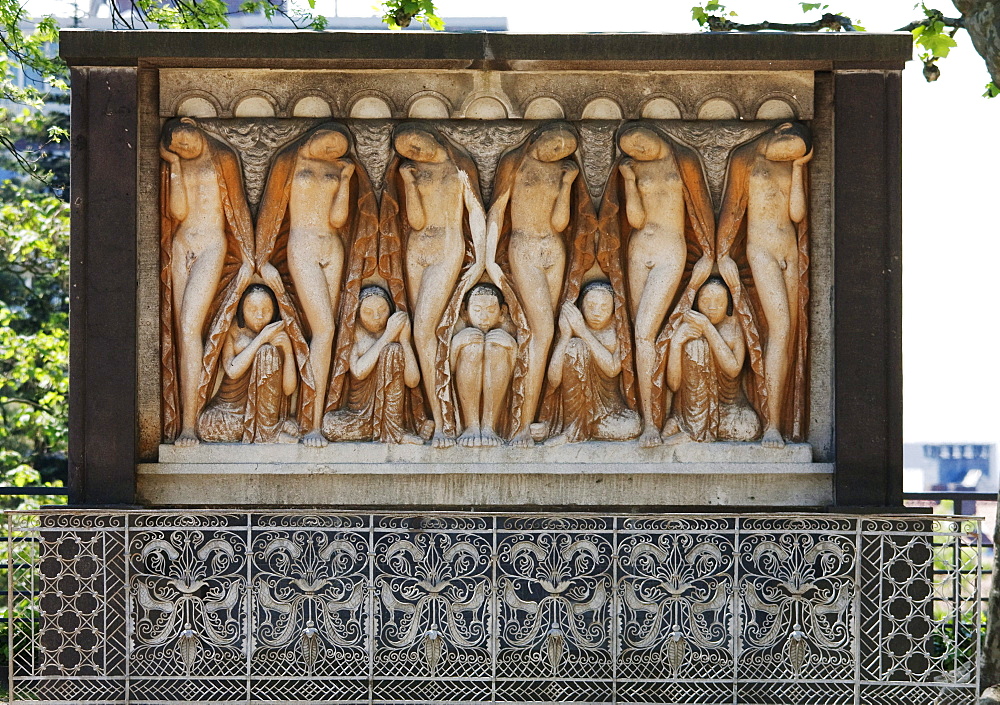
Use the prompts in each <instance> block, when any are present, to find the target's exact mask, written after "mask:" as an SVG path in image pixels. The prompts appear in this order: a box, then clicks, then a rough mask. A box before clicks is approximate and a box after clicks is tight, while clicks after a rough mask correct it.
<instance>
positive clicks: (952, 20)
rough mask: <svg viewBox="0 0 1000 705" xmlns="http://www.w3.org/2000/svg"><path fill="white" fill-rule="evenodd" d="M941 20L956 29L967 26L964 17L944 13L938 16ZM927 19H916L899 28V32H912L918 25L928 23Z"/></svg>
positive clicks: (946, 25)
mask: <svg viewBox="0 0 1000 705" xmlns="http://www.w3.org/2000/svg"><path fill="white" fill-rule="evenodd" d="M938 21H939V22H944V26H945V27H954V28H955V29H963V28H964V27H965V19H964V18H962V17H944V16H943V15H942V16H941V17H939V18H938ZM926 23H927V19H922V20H914V21H913V22H910V24H908V25H905V26H903V27H900V28H899V29H897V30H896V31H897V32H912V31H913V30H915V29H916V28H917V27H919V26H920V25H922V24H926Z"/></svg>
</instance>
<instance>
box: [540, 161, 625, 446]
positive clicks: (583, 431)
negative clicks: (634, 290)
mask: <svg viewBox="0 0 1000 705" xmlns="http://www.w3.org/2000/svg"><path fill="white" fill-rule="evenodd" d="M576 189H580V190H582V193H580V192H577V191H576ZM573 199H574V200H573V205H572V212H573V218H572V220H571V222H570V226H569V228H567V230H568V231H569V230H570V229H572V231H571V233H570V235H571V238H570V241H569V242H568V246H567V252H568V257H569V262H568V266H567V268H566V281H565V283H564V285H563V291H562V295H561V296H560V298H559V306H558V307H557V308H556V313H557V316H558V312H559V311H560V310H561V309H562V306H563V304H566V303H569V304H571V305H573V306H576V305H577V300H578V299H579V297H580V291H581V289H582V288H583V285H584V283H585V281H584V280H585V279H586V278H587V275H588V272H591V271H592V269H593V267H594V265H595V264H596V265H597V268H598V269H599V270H600V272H601V274H602V275H603V277H604V278H607V280H608V281H609V282H610V283H611V288H612V290H613V294H612V295H613V297H614V321H613V323H612V325H613V326H614V327H615V336H616V338H617V339H618V356H619V358H620V359H621V374H620V375H619V376H618V377H617V378H616V379H613V380H609V379H607V378H605V377H604V376H603V375H602V374H601V373H600V372H599V371H598V370H597V367H596V365H595V364H594V363H593V361H591V360H590V355H589V351H588V352H584V351H583V349H582V348H580V347H579V346H576V347H574V354H573V361H574V362H575V363H577V364H578V365H582V366H584V367H586V368H587V370H586V371H584V370H582V369H581V370H579V372H581V373H582V374H577V375H574V369H575V367H574V365H573V364H569V361H567V364H566V365H565V367H564V371H563V380H562V383H561V384H560V386H559V387H553V386H552V385H551V384H549V382H548V380H546V387H545V394H544V396H543V398H542V407H541V411H540V412H539V419H540V421H541V422H542V423H544V424H546V426H547V432H548V435H550V436H554V435H558V434H560V433H566V434H567V437H568V439H569V440H570V441H571V442H575V441H578V440H584V439H585V438H586V437H588V436H589V437H593V429H591V428H589V426H591V425H593V424H591V423H587V422H584V420H583V418H582V417H583V416H588V417H590V419H589V420H590V421H591V422H593V423H596V424H599V423H600V422H601V419H604V418H606V417H608V416H615V415H621V414H622V413H623V412H625V411H631V412H634V411H635V409H636V408H637V397H636V386H635V361H634V355H633V349H632V329H631V325H630V322H629V312H628V302H627V301H626V299H625V274H624V270H623V267H622V242H621V239H620V237H619V231H618V229H617V228H613V229H605V228H603V227H601V226H600V224H599V222H598V219H597V215H596V213H595V212H594V207H593V201H591V199H590V194H589V191H587V188H586V184H585V183H584V182H583V172H582V171H581V172H580V176H579V177H577V181H576V183H575V184H574V194H573ZM578 348H579V349H578ZM570 385H576V386H580V387H581V389H580V390H578V391H588V392H589V393H585V394H575V393H574V394H571V395H570V396H572V397H573V398H574V399H588V398H593V399H594V400H595V401H594V405H593V408H588V409H576V410H573V411H570V410H567V409H566V408H565V400H566V398H567V393H566V392H568V390H567V389H566V388H567V386H570ZM583 387H592V388H591V389H589V390H583V389H582V388H583ZM619 407H621V408H619ZM568 425H569V426H571V428H568V427H567V426H568ZM598 435H600V434H598Z"/></svg>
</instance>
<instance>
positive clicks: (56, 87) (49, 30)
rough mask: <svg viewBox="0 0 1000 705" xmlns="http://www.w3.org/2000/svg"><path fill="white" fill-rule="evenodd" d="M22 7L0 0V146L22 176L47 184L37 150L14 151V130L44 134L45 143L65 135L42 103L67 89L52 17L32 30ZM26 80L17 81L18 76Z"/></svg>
mask: <svg viewBox="0 0 1000 705" xmlns="http://www.w3.org/2000/svg"><path fill="white" fill-rule="evenodd" d="M23 25H30V22H29V21H28V17H27V16H26V14H25V11H24V6H23V4H22V3H21V2H19V1H18V0H0V45H2V48H3V52H2V53H0V98H2V99H3V100H2V101H0V147H3V148H4V149H5V150H6V152H7V153H8V154H10V155H11V157H12V158H13V159H14V160H15V161H16V162H17V164H18V166H19V168H20V169H21V170H23V171H24V172H25V173H26V174H28V175H30V176H33V177H35V178H36V179H39V180H42V181H44V180H46V179H47V177H48V173H47V172H46V171H45V170H44V168H41V167H40V166H39V164H38V157H39V151H37V150H32V149H27V150H22V149H18V148H17V146H16V145H15V139H16V137H15V134H14V133H15V130H27V131H32V132H39V131H45V132H46V134H47V139H46V140H45V141H46V142H48V141H52V140H55V141H58V140H59V139H61V138H63V137H66V136H67V133H66V130H65V129H64V128H63V127H61V126H58V125H55V124H46V120H45V117H44V113H43V105H44V103H45V101H46V100H47V99H48V98H50V97H51V94H52V92H53V91H65V90H66V87H67V86H66V80H65V79H66V76H67V71H66V66H65V64H63V62H62V61H61V60H60V59H59V58H58V57H57V56H55V55H54V52H53V48H54V46H55V44H54V42H55V41H56V40H57V39H58V37H59V28H58V26H57V25H56V22H55V20H53V19H52V18H51V17H48V18H45V19H42V20H40V21H39V22H37V23H36V24H35V28H34V30H33V31H30V32H25V31H24V30H23V29H22V26H23ZM22 75H23V76H24V77H25V78H28V79H31V80H30V81H23V80H19V78H20V77H21V76H22Z"/></svg>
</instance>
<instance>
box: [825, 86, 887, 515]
mask: <svg viewBox="0 0 1000 705" xmlns="http://www.w3.org/2000/svg"><path fill="white" fill-rule="evenodd" d="M900 79H901V76H900V75H899V74H898V73H847V74H837V75H835V76H834V91H835V96H836V106H837V114H836V119H835V121H834V123H835V128H834V164H835V167H834V194H835V203H834V224H835V225H834V273H835V274H834V277H835V278H834V306H833V320H834V380H835V381H834V434H835V440H834V448H835V457H836V463H837V474H836V480H835V483H836V484H835V494H836V500H837V504H838V505H840V506H853V505H858V506H873V507H878V506H882V507H898V506H901V505H902V504H903V497H902V488H903V369H902V350H903V345H902V315H903V314H902V297H903V286H902V270H901V263H902V217H901V216H902V213H901V209H902V206H901V203H902V186H901V177H902V168H903V167H902V144H901V134H900V133H901V126H902V115H901V105H902V96H901V91H900V88H901V86H900V84H901V80H900Z"/></svg>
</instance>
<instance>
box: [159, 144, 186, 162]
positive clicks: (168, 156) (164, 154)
mask: <svg viewBox="0 0 1000 705" xmlns="http://www.w3.org/2000/svg"><path fill="white" fill-rule="evenodd" d="M160 157H161V158H162V159H163V161H165V162H169V163H171V164H176V163H178V162H179V161H180V160H181V156H180V155H179V154H177V153H175V152H171V151H170V150H169V149H167V148H166V147H164V146H163V143H162V142H161V143H160Z"/></svg>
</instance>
